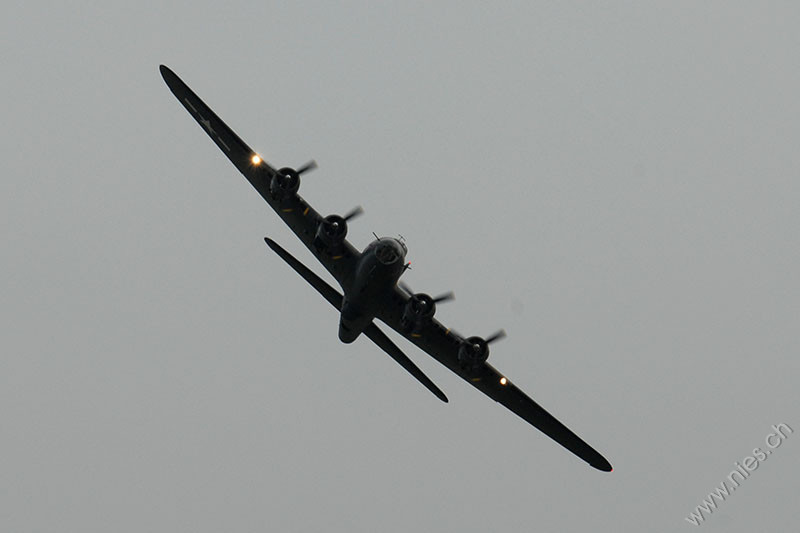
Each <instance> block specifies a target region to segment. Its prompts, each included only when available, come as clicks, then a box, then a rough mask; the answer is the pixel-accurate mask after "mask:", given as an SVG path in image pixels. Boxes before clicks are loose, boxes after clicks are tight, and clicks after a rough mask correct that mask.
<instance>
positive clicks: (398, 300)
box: [378, 287, 611, 472]
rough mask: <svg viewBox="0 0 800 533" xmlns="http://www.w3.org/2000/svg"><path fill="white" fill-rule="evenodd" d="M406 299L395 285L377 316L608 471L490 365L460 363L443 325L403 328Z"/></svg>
mask: <svg viewBox="0 0 800 533" xmlns="http://www.w3.org/2000/svg"><path fill="white" fill-rule="evenodd" d="M408 298H409V296H408V295H407V294H406V293H405V291H402V290H401V289H399V288H398V287H395V288H394V294H392V295H391V297H390V298H389V304H388V305H387V306H386V307H385V308H384V310H383V312H382V313H381V314H380V315H378V318H380V319H381V320H382V321H384V322H385V323H386V324H387V325H388V326H389V327H391V328H392V329H394V330H395V331H397V332H398V333H400V334H401V335H403V336H404V337H406V338H407V339H408V340H410V341H411V342H413V343H414V344H416V345H417V346H418V347H419V348H421V349H422V350H424V351H425V352H427V353H428V354H429V355H430V356H432V357H433V358H434V359H436V360H437V361H439V362H440V363H442V364H443V365H444V366H446V367H447V368H449V369H450V370H452V371H453V372H455V373H456V374H458V375H459V376H461V378H462V379H464V380H465V381H466V382H467V383H469V384H470V385H472V386H473V387H475V388H476V389H478V390H480V391H481V392H483V393H484V394H486V395H487V396H488V397H490V398H492V399H493V400H494V401H496V402H499V403H501V404H503V405H504V406H505V407H507V408H508V409H510V410H511V411H513V412H514V413H516V414H517V415H518V416H520V417H521V418H523V419H524V420H526V421H527V422H528V423H530V424H532V425H533V426H535V427H536V428H538V429H539V430H540V431H542V432H544V433H545V434H547V435H548V436H549V437H550V438H552V439H554V440H555V441H557V442H558V443H559V444H561V445H562V446H564V447H565V448H567V449H568V450H569V451H571V452H572V453H574V454H575V455H577V456H578V457H580V458H581V459H583V460H584V461H586V462H587V463H589V464H590V465H591V466H593V467H594V468H597V469H598V470H602V471H604V472H610V471H611V464H610V463H609V462H608V461H607V460H606V459H605V458H604V457H603V456H602V455H600V453H599V452H597V450H595V449H594V448H592V447H591V446H589V445H588V444H587V443H586V442H584V441H583V440H582V439H581V438H580V437H578V436H577V435H576V434H575V433H573V432H572V431H570V429H569V428H567V427H566V426H565V425H564V424H562V423H561V422H559V421H558V420H557V419H556V418H555V417H554V416H553V415H551V414H550V413H548V412H547V411H546V410H545V409H544V408H543V407H542V406H540V405H539V404H538V403H536V402H535V401H533V400H532V399H531V398H530V397H528V396H527V395H526V394H525V393H524V392H522V391H521V390H520V389H519V388H518V387H517V386H516V385H514V383H512V382H511V380H509V379H508V378H507V377H506V376H504V375H503V374H501V373H500V372H498V371H497V370H496V369H495V368H494V367H493V366H492V365H490V364H488V363H483V364H482V365H481V366H480V367H479V368H477V369H471V368H465V367H464V366H462V365H461V363H460V362H459V358H458V352H459V349H460V347H461V345H462V343H463V342H465V340H464V338H462V337H461V336H459V335H458V334H456V333H454V332H453V331H451V330H450V329H447V328H445V327H444V326H443V325H442V324H441V323H440V322H439V321H437V320H436V319H431V320H430V321H428V322H427V323H426V324H425V325H423V326H422V328H421V329H418V330H416V331H414V332H413V333H412V332H410V331H409V330H408V329H407V328H406V327H404V324H403V322H402V316H403V309H404V308H405V302H406V301H407V300H408Z"/></svg>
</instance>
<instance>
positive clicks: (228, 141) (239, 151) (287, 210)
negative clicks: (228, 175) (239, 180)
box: [160, 65, 361, 287]
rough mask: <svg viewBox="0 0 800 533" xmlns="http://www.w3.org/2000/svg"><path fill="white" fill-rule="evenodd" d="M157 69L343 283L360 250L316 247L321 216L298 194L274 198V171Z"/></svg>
mask: <svg viewBox="0 0 800 533" xmlns="http://www.w3.org/2000/svg"><path fill="white" fill-rule="evenodd" d="M160 70H161V76H162V77H163V78H164V81H165V82H166V83H167V86H168V87H169V89H170V91H172V94H174V95H175V97H176V98H177V99H178V101H179V102H180V103H181V104H183V107H185V108H186V110H187V111H188V112H189V114H190V115H192V117H193V118H194V119H195V120H196V121H197V123H198V124H200V126H201V127H202V128H203V130H204V131H205V132H206V133H207V134H208V136H209V137H211V140H212V141H214V143H215V144H216V145H217V146H218V147H219V149H220V150H221V151H222V153H223V154H225V156H226V157H227V158H228V159H229V160H230V161H231V163H233V164H234V165H235V166H236V168H238V169H239V172H241V173H242V174H243V175H244V177H245V178H247V181H249V182H250V183H251V184H252V185H253V187H254V188H255V189H256V190H257V191H258V193H259V194H260V195H261V196H262V197H263V198H264V200H266V202H267V203H268V204H269V205H270V207H272V208H273V209H274V210H275V212H276V213H278V216H280V217H281V218H282V219H283V221H284V222H286V224H287V225H288V226H289V228H291V230H292V231H293V232H294V234H295V235H297V237H298V238H299V239H300V240H301V241H302V242H303V244H305V245H306V247H307V248H308V249H309V250H310V251H311V253H313V254H314V256H315V257H316V258H317V259H318V260H319V262H320V263H322V265H323V266H324V267H325V268H326V269H327V270H328V271H329V272H330V273H331V274H332V275H333V277H334V278H336V281H338V282H339V284H340V285H342V286H343V287H345V286H347V284H348V283H349V280H350V278H351V276H352V274H353V271H354V269H355V266H354V265H355V263H356V260H357V259H358V257H359V256H360V255H361V254H360V252H359V251H358V250H356V249H355V248H354V247H353V246H352V245H351V244H350V243H349V242H347V241H344V243H343V245H342V246H341V247H340V249H339V250H338V251H337V253H336V255H330V254H327V253H326V252H324V251H318V250H317V249H316V247H314V246H313V242H314V237H315V235H316V233H317V228H318V226H319V225H320V223H321V222H322V220H323V218H322V216H320V214H319V213H317V212H316V211H315V210H314V209H313V208H312V207H311V206H310V205H308V204H307V203H306V201H305V200H303V198H301V197H300V196H299V195H292V196H291V197H289V198H287V199H285V200H283V201H277V200H276V199H275V198H274V197H273V195H272V193H271V191H270V183H271V181H272V178H273V177H274V176H275V175H276V174H277V173H278V171H277V170H276V169H274V168H273V167H271V166H270V165H269V164H267V162H266V161H264V160H262V159H261V156H259V155H258V153H256V152H255V151H254V150H252V149H251V148H250V147H249V146H247V144H246V143H245V142H244V141H243V140H242V139H241V138H239V136H238V135H236V133H234V132H233V130H231V129H230V128H229V127H228V126H227V124H225V123H224V122H223V121H222V120H221V119H220V118H219V117H218V116H217V115H216V113H214V112H213V111H212V110H211V108H209V107H208V106H207V105H206V104H205V102H203V101H202V100H201V99H200V97H198V96H197V95H196V94H195V93H194V91H192V90H191V89H190V88H189V87H188V86H187V85H186V84H185V83H184V82H183V80H181V79H180V78H179V77H178V76H177V75H176V74H175V73H174V72H172V71H171V70H170V69H169V68H168V67H166V66H164V65H161V67H160Z"/></svg>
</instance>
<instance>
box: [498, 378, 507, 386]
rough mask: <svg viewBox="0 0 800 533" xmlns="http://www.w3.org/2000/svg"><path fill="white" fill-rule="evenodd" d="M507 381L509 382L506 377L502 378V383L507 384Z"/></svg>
mask: <svg viewBox="0 0 800 533" xmlns="http://www.w3.org/2000/svg"><path fill="white" fill-rule="evenodd" d="M506 383H508V380H507V379H506V378H500V385H505V384H506Z"/></svg>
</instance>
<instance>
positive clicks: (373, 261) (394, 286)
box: [160, 65, 612, 472]
mask: <svg viewBox="0 0 800 533" xmlns="http://www.w3.org/2000/svg"><path fill="white" fill-rule="evenodd" d="M160 70H161V75H162V77H163V78H164V81H165V82H166V83H167V86H168V87H169V89H170V90H171V91H172V93H173V94H174V95H175V97H176V98H177V99H178V101H179V102H180V103H181V104H182V105H183V106H184V107H185V108H186V110H187V111H188V112H189V114H190V115H192V117H193V118H194V119H195V120H196V121H197V123H198V124H199V125H200V126H201V128H203V130H205V132H206V133H207V134H208V136H209V137H211V140H212V141H214V143H215V144H216V145H217V146H218V147H219V148H220V150H222V152H223V153H224V154H225V155H226V156H227V157H228V159H229V160H230V161H231V163H233V164H234V166H236V168H237V169H239V171H240V172H241V173H242V174H243V175H244V177H245V178H247V180H248V181H249V182H250V184H251V185H252V186H253V187H254V188H255V189H256V191H258V193H259V194H260V195H261V196H262V197H263V198H264V200H266V202H267V204H269V206H270V207H271V208H272V209H273V210H275V212H276V213H277V214H278V216H279V217H280V218H281V219H283V221H284V222H285V223H286V224H287V225H288V226H289V228H290V229H291V230H292V231H293V232H294V233H295V235H297V237H298V238H299V239H300V240H301V241H302V243H303V244H304V245H305V246H306V248H308V249H309V251H310V252H311V253H312V255H314V257H316V258H317V260H319V262H320V263H321V264H322V266H323V267H325V269H326V270H327V271H328V272H329V273H330V274H331V275H332V276H333V278H334V279H335V280H336V281H337V282H338V283H339V285H340V286H341V289H342V292H341V293H340V292H339V291H338V290H336V289H334V288H333V287H332V286H330V285H329V284H328V283H327V282H326V281H324V280H323V279H322V278H321V277H319V276H318V275H317V274H315V273H314V272H312V271H311V270H310V269H309V268H307V267H306V266H305V265H303V264H302V263H301V262H300V261H299V260H297V259H296V258H295V257H294V256H292V255H291V254H290V253H289V252H287V251H286V250H284V249H283V248H282V247H281V246H280V245H278V244H277V243H276V242H275V241H273V240H272V239H270V238H269V237H267V238H265V239H264V240H265V242H266V244H267V246H269V248H270V249H272V250H273V251H274V252H275V253H276V254H277V255H278V256H279V257H280V258H281V259H283V260H284V261H285V262H286V263H287V264H288V265H289V266H291V267H292V268H293V269H294V270H295V271H296V272H297V273H298V274H299V275H300V276H302V277H303V279H305V280H306V281H307V282H308V283H309V284H310V285H311V286H312V287H314V289H316V290H317V292H319V294H320V295H322V297H323V298H325V300H327V301H328V302H329V303H330V304H331V305H332V306H333V307H335V308H336V310H337V311H339V339H340V340H341V341H342V342H344V343H351V342H353V341H354V340H355V339H356V338H358V337H359V336H360V335H362V334H363V335H365V336H366V337H367V338H369V339H370V340H372V341H373V342H374V343H375V344H377V345H378V346H379V347H380V348H381V349H383V350H384V351H385V352H386V353H387V354H388V355H389V356H390V357H391V358H392V359H394V360H395V361H397V363H399V364H400V366H402V367H403V368H404V369H405V370H407V371H408V372H409V373H410V374H411V375H412V376H413V377H414V378H416V379H417V380H418V381H419V382H420V383H421V384H422V385H424V386H425V387H426V388H427V389H428V390H430V391H431V392H432V393H433V394H434V395H436V397H437V398H439V399H440V400H442V401H443V402H447V401H448V400H447V397H446V396H445V395H444V393H443V392H442V391H441V390H440V389H439V387H437V386H436V385H435V384H434V383H433V381H431V380H430V378H428V377H427V376H426V375H425V374H423V373H422V371H421V370H420V369H419V368H418V367H417V366H416V365H415V364H414V363H413V362H412V361H411V359H409V358H408V357H407V356H406V355H405V354H404V353H403V352H402V351H401V350H400V348H399V347H398V346H397V345H396V344H394V342H392V340H391V339H389V337H387V336H386V334H385V333H383V331H382V330H381V329H380V328H379V327H378V326H377V325H376V324H375V320H376V319H378V320H380V321H381V322H383V323H384V324H386V325H387V326H389V327H390V328H392V329H393V330H395V331H397V332H398V333H399V334H400V335H402V336H403V337H405V338H406V339H408V340H409V341H411V342H412V343H413V344H415V345H417V346H418V347H419V348H420V349H422V350H423V351H425V352H427V353H428V354H429V355H430V356H432V357H433V358H434V359H436V360H437V361H439V362H440V363H441V364H443V365H444V366H446V367H447V368H449V369H450V370H451V371H453V372H454V373H456V374H457V375H458V376H460V377H461V378H462V379H464V380H465V381H466V382H467V383H469V384H470V385H472V386H473V387H475V388H476V389H478V390H479V391H481V392H483V393H484V394H485V395H487V396H488V397H489V398H491V399H493V400H495V401H496V402H499V403H501V404H502V405H504V406H505V407H507V408H508V409H509V410H511V411H512V412H514V413H515V414H517V415H518V416H520V417H521V418H522V419H524V420H525V421H527V422H528V423H530V424H531V425H533V426H534V427H536V428H538V429H539V430H541V431H542V432H544V433H545V434H547V435H548V436H549V437H551V438H552V439H554V440H555V441H556V442H558V443H559V444H561V445H562V446H564V447H565V448H567V449H568V450H569V451H571V452H572V453H574V454H575V455H577V456H578V457H580V458H581V459H583V460H584V461H586V462H587V463H589V465H591V466H593V467H594V468H596V469H598V470H601V471H604V472H610V471H611V470H612V467H611V464H610V463H609V462H608V461H607V460H606V459H605V458H604V457H603V456H602V455H601V454H600V453H599V452H597V451H596V450H595V449H594V448H592V447H591V446H589V445H588V444H587V443H586V442H584V441H583V440H582V439H581V438H580V437H578V436H577V435H576V434H575V433H573V432H572V431H570V430H569V429H568V428H567V427H566V426H565V425H564V424H562V423H561V422H559V421H558V420H557V419H556V418H555V417H553V416H552V415H551V414H550V413H548V412H547V411H546V410H545V409H544V408H542V407H541V406H540V405H539V404H537V403H536V402H534V401H533V400H532V399H531V398H530V397H528V396H527V395H526V394H525V393H524V392H522V391H521V390H520V389H519V388H517V387H516V386H515V385H514V384H513V383H512V382H511V381H510V380H509V379H508V378H507V377H506V376H505V375H503V374H502V373H500V372H498V371H497V370H496V369H495V368H494V367H492V366H491V365H490V364H488V363H487V362H486V361H487V358H488V357H489V345H490V344H492V343H493V342H495V341H497V340H499V339H501V338H502V337H504V336H505V332H504V331H503V330H500V331H498V332H496V333H494V334H492V335H490V336H488V337H486V338H482V337H479V336H471V337H466V338H465V337H463V336H461V335H459V334H458V333H456V332H455V331H453V330H452V329H450V328H447V327H445V326H444V325H442V324H441V323H440V322H439V321H438V320H436V319H435V318H434V314H435V312H436V304H437V303H441V302H445V301H447V300H451V299H453V293H445V294H442V295H440V296H437V297H431V296H430V295H428V294H426V293H415V292H413V291H412V290H411V289H410V288H409V287H408V286H407V285H406V284H404V283H403V282H402V281H400V276H401V275H402V274H403V273H404V272H405V271H406V270H407V269H408V268H409V265H410V263H408V262H406V260H405V259H406V254H407V252H408V249H407V247H406V244H405V242H404V240H403V239H402V238H392V237H378V236H377V235H375V240H374V241H372V242H370V244H368V245H367V246H366V247H365V248H364V250H362V251H358V250H357V249H356V248H355V247H354V246H353V245H352V244H350V243H349V242H348V241H347V239H346V236H347V223H348V222H349V221H350V220H352V219H353V218H355V217H357V216H358V215H360V214H361V213H362V212H363V210H362V209H361V207H356V208H355V209H353V210H352V211H350V212H349V213H347V214H346V215H344V216H340V215H328V216H326V217H323V216H321V215H320V214H319V213H318V212H317V211H315V210H314V209H313V208H312V207H311V206H310V205H309V204H308V203H306V201H305V200H303V198H302V197H300V196H299V195H298V194H297V191H298V189H299V187H300V176H301V175H302V174H305V173H306V172H308V171H310V170H312V169H314V168H316V163H314V162H313V161H311V162H309V163H307V164H305V165H303V166H301V167H299V168H296V169H294V168H291V167H284V168H279V169H276V168H273V167H272V166H270V165H269V164H268V163H267V162H266V161H265V160H264V159H263V158H262V157H261V155H260V154H258V152H256V151H254V150H252V149H251V148H250V147H249V146H248V145H247V144H245V142H244V141H242V139H240V138H239V136H238V135H236V133H234V132H233V130H231V129H230V128H229V127H228V126H227V125H226V124H225V123H224V122H223V121H222V120H221V119H220V118H219V117H218V116H217V115H216V114H215V113H214V112H213V111H212V110H211V109H210V108H209V107H208V106H207V105H206V104H205V103H204V102H203V101H202V100H201V99H200V98H199V97H198V96H197V95H196V94H195V93H194V92H193V91H192V90H191V89H190V88H189V87H188V86H187V85H186V84H185V83H184V82H183V81H182V80H181V79H180V78H179V77H178V76H177V75H176V74H175V73H174V72H173V71H172V70H170V69H169V68H168V67H166V66H164V65H161V66H160Z"/></svg>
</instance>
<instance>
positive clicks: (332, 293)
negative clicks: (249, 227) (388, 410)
mask: <svg viewBox="0 0 800 533" xmlns="http://www.w3.org/2000/svg"><path fill="white" fill-rule="evenodd" d="M264 241H265V242H266V243H267V246H269V247H270V248H271V249H272V250H273V251H274V252H275V253H276V254H278V255H279V256H280V258H281V259H283V260H284V261H286V262H287V263H288V264H289V266H290V267H292V268H293V269H294V270H295V271H296V272H297V273H298V274H300V276H302V277H303V279H304V280H306V281H307V282H308V283H310V284H311V286H312V287H314V288H315V289H317V292H319V293H320V294H321V295H322V296H323V298H325V299H326V300H328V302H329V303H330V304H331V305H332V306H334V307H335V308H336V309H337V310H339V311H341V309H342V295H341V294H339V291H337V290H336V289H334V288H333V287H331V286H330V285H328V284H327V283H326V282H325V280H323V279H322V278H320V277H319V276H317V275H316V274H314V272H312V271H311V270H310V269H309V268H308V267H307V266H305V265H304V264H303V263H301V262H300V261H298V260H297V259H296V258H295V257H294V256H293V255H292V254H290V253H289V252H287V251H286V250H284V249H283V248H281V246H280V245H278V243H276V242H275V241H273V240H272V239H270V238H269V237H266V238H265V239H264ZM364 335H366V336H367V337H369V338H370V340H372V342H374V343H375V344H377V345H378V346H379V347H380V348H382V349H383V351H385V352H386V353H387V354H389V357H391V358H392V359H394V360H395V361H397V363H398V364H399V365H400V366H402V367H403V368H405V369H406V370H407V371H408V372H409V373H410V374H411V375H412V376H414V377H415V378H417V380H418V381H419V382H420V383H422V384H423V385H425V387H426V388H427V389H428V390H429V391H431V392H432V393H433V394H434V395H436V397H437V398H439V399H440V400H442V401H443V402H447V396H445V395H444V393H443V392H442V391H441V390H440V389H439V387H437V386H436V385H435V384H434V383H433V381H431V380H430V378H429V377H428V376H426V375H425V374H423V372H422V370H420V369H419V367H417V365H415V364H414V362H413V361H412V360H411V359H409V358H408V356H407V355H406V354H404V353H403V352H402V351H401V350H400V348H398V347H397V345H396V344H395V343H394V342H392V340H391V339H390V338H389V337H387V336H386V334H385V333H384V332H383V331H381V330H380V328H378V326H376V325H375V323H374V322H370V324H369V326H367V328H366V329H365V330H364Z"/></svg>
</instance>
